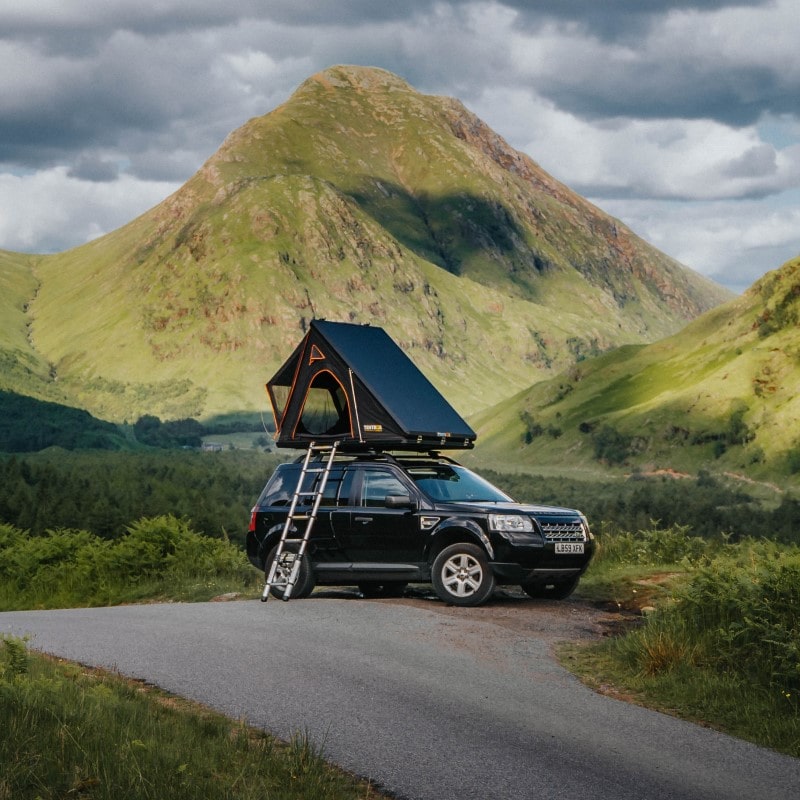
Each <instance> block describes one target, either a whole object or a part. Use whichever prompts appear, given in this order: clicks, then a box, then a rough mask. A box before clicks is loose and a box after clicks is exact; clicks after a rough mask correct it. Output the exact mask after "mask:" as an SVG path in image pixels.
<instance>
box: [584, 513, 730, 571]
mask: <svg viewBox="0 0 800 800" xmlns="http://www.w3.org/2000/svg"><path fill="white" fill-rule="evenodd" d="M689 530H690V528H689V526H688V525H677V524H676V525H670V526H669V527H666V528H662V527H659V525H658V523H656V522H652V524H651V527H650V528H647V529H644V530H640V531H637V532H636V533H631V532H627V531H626V532H617V533H602V532H601V533H600V534H599V540H600V552H599V555H598V558H599V559H602V560H604V561H609V562H613V563H621V564H623V563H624V564H638V565H640V566H658V565H662V564H682V563H683V564H686V565H689V564H696V563H697V562H698V561H699V560H700V559H701V558H703V557H704V556H706V555H707V554H708V553H709V552H711V551H713V549H714V548H715V547H716V545H715V543H713V542H711V541H710V540H707V539H703V538H701V537H699V536H692V535H691V534H690V533H689Z"/></svg>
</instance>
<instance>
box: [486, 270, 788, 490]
mask: <svg viewBox="0 0 800 800" xmlns="http://www.w3.org/2000/svg"><path fill="white" fill-rule="evenodd" d="M473 422H474V424H475V425H477V430H478V433H479V437H478V442H479V445H478V451H476V452H479V453H480V456H481V458H482V459H486V460H488V461H490V462H491V461H492V460H493V459H499V458H500V457H501V456H502V457H505V458H507V457H508V455H509V453H512V454H513V457H514V458H515V459H516V460H517V461H519V463H523V464H526V465H528V466H536V467H546V468H547V467H553V466H554V465H558V464H564V463H569V464H572V465H575V466H577V467H581V466H582V467H584V468H587V469H588V468H592V467H593V466H596V465H598V463H604V464H607V465H611V466H612V467H620V468H622V469H624V470H627V471H630V469H631V468H632V467H638V468H641V469H644V470H658V469H664V470H678V471H683V470H685V471H688V472H692V473H695V474H696V473H697V472H698V471H699V470H700V469H702V468H708V467H711V469H712V470H713V471H715V472H718V473H723V472H725V471H732V472H736V473H738V472H745V473H746V474H747V475H749V476H755V477H759V476H765V477H766V476H780V475H783V476H784V477H787V476H791V477H792V479H793V480H797V479H798V478H799V477H800V258H798V259H795V260H793V261H789V262H788V263H787V264H785V265H784V266H783V267H781V268H780V269H779V270H776V271H774V272H771V273H769V274H768V275H766V276H764V277H763V278H762V279H761V280H759V281H758V282H757V283H755V284H754V285H753V286H752V287H751V288H750V289H749V290H748V291H747V292H746V293H745V294H744V295H743V296H741V297H739V298H736V299H735V300H733V301H731V302H729V303H727V304H725V305H723V306H720V307H718V308H715V309H714V310H712V311H709V312H708V313H706V314H704V315H703V316H701V317H699V318H698V319H697V320H695V321H694V322H692V323H690V324H689V325H687V326H686V327H685V328H684V329H683V330H681V331H680V332H679V333H677V334H675V335H674V336H671V337H668V338H666V339H664V340H662V341H659V342H657V343H655V344H650V345H647V346H641V345H640V346H628V347H622V348H620V349H619V350H616V351H614V352H611V353H608V354H605V355H603V356H600V357H598V358H595V359H589V360H587V361H584V362H582V363H581V364H578V365H576V366H575V367H573V368H571V369H569V370H568V371H566V372H564V373H562V374H561V375H560V376H558V377H556V378H554V379H551V380H548V381H545V382H542V383H539V384H537V385H535V386H533V387H532V388H531V389H529V390H526V391H524V392H522V393H520V394H518V395H517V396H516V397H514V398H512V399H510V400H508V401H506V402H504V403H502V404H501V405H500V406H498V407H496V408H493V409H491V410H489V411H487V412H485V413H483V414H480V415H478V417H477V418H476V419H475V420H473Z"/></svg>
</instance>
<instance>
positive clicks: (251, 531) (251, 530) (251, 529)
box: [247, 506, 258, 533]
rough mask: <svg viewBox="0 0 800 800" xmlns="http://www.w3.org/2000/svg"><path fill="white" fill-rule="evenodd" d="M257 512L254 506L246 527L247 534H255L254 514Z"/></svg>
mask: <svg viewBox="0 0 800 800" xmlns="http://www.w3.org/2000/svg"><path fill="white" fill-rule="evenodd" d="M257 511H258V507H257V506H256V507H255V508H253V509H252V510H251V511H250V524H249V525H248V526H247V531H248V533H255V532H256V512H257Z"/></svg>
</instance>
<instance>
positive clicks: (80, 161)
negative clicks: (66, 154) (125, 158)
mask: <svg viewBox="0 0 800 800" xmlns="http://www.w3.org/2000/svg"><path fill="white" fill-rule="evenodd" d="M67 174H68V175H69V177H70V178H78V179H80V180H85V181H92V182H93V183H110V182H111V181H114V180H116V179H117V178H118V177H119V166H118V164H117V163H116V162H114V161H110V160H106V159H103V158H97V157H95V156H93V155H91V154H87V155H82V156H79V157H78V158H77V159H76V161H75V163H74V164H73V166H72V167H71V168H70V169H69V171H68V172H67Z"/></svg>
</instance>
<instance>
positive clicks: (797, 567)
mask: <svg viewBox="0 0 800 800" xmlns="http://www.w3.org/2000/svg"><path fill="white" fill-rule="evenodd" d="M632 565H638V576H637V577H636V578H635V579H632V580H630V581H629V582H628V584H627V588H622V583H621V582H620V581H619V573H620V570H622V569H627V570H628V575H629V576H630V575H631V574H633V573H635V571H636V570H635V569H634V567H633V566H632ZM592 571H594V572H595V575H594V577H593V578H589V579H587V590H588V592H589V594H593V595H594V596H595V597H596V596H598V595H602V594H603V592H604V591H605V590H607V588H608V586H609V585H614V586H615V587H616V588H615V591H616V593H617V595H618V596H620V597H621V600H620V601H619V602H618V606H619V607H620V608H623V607H628V608H631V607H637V606H638V607H641V605H642V604H643V602H644V603H647V604H648V605H647V613H646V614H645V615H644V616H643V617H642V618H641V623H640V624H639V625H638V626H636V627H635V628H634V629H633V630H630V631H628V632H627V633H625V634H624V635H621V636H618V637H614V638H611V639H609V640H605V641H603V642H601V643H599V644H593V645H590V646H588V647H579V648H576V647H570V648H567V649H566V650H565V651H564V653H563V656H564V663H565V664H566V665H567V666H570V668H572V669H573V670H574V671H576V672H577V673H578V674H580V675H581V676H582V677H583V678H584V680H586V681H587V682H589V683H590V684H592V685H595V686H601V685H604V686H609V685H610V686H615V687H617V690H618V691H622V692H624V693H626V694H633V695H634V696H636V697H637V698H638V699H639V700H640V701H641V702H643V703H645V704H647V705H653V706H655V707H658V708H661V709H664V710H667V711H669V712H670V713H675V714H677V715H679V716H683V717H687V718H690V719H694V720H698V721H702V722H705V723H708V724H711V725H713V726H716V727H718V728H720V729H722V730H726V731H728V732H730V733H732V734H734V735H737V736H739V737H742V738H745V739H749V740H751V741H754V742H757V743H759V744H762V745H764V746H767V747H771V748H774V749H776V750H780V751H782V752H786V753H789V754H791V755H794V756H800V548H797V547H795V546H786V545H780V544H778V543H775V542H769V541H764V540H760V541H756V540H744V541H741V542H738V543H731V542H726V541H724V540H719V541H716V542H709V541H707V540H703V539H698V538H697V537H692V536H690V535H688V533H687V531H686V530H682V529H680V528H678V527H674V526H673V528H672V529H670V530H658V528H657V527H655V526H654V528H653V529H652V530H650V531H642V532H640V534H639V535H634V534H626V533H623V534H618V535H614V534H611V535H610V536H608V537H603V538H601V548H600V555H599V557H598V561H597V564H596V565H594V566H593V567H592ZM590 574H591V573H590ZM656 574H659V575H662V576H667V580H665V581H663V582H659V583H658V584H657V586H658V589H659V591H656V592H653V591H650V592H649V593H648V594H647V596H646V599H644V600H642V598H639V600H638V602H632V598H633V597H634V595H633V594H632V593H635V592H636V591H637V587H638V588H639V589H643V588H644V587H649V588H651V589H652V587H653V585H654V584H653V581H652V580H648V576H650V578H652V577H653V575H656Z"/></svg>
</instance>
